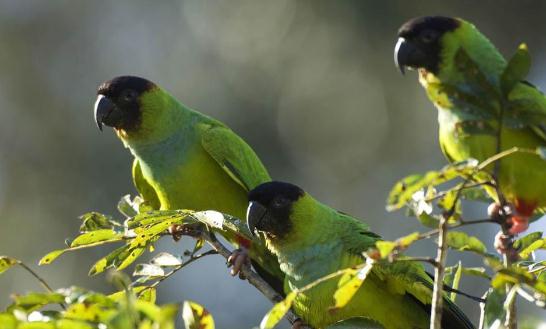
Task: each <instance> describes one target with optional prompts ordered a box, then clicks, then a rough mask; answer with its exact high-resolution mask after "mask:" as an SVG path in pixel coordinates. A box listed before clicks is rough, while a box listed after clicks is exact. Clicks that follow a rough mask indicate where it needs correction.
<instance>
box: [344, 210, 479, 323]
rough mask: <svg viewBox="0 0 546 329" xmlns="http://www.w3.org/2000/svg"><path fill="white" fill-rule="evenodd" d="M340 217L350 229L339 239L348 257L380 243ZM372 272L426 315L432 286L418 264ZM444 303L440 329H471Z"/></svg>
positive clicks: (383, 267)
mask: <svg viewBox="0 0 546 329" xmlns="http://www.w3.org/2000/svg"><path fill="white" fill-rule="evenodd" d="M340 217H341V219H342V220H343V221H344V222H347V225H350V226H351V227H349V230H347V232H348V234H347V235H346V236H344V237H342V239H341V241H342V243H343V244H344V246H345V250H348V251H349V252H350V253H353V254H356V255H359V256H362V253H363V252H364V251H366V250H368V249H369V248H371V247H373V246H374V245H375V243H376V242H377V241H379V240H381V237H380V236H379V235H377V234H375V233H373V232H370V231H369V230H368V226H367V225H366V224H364V223H362V222H361V221H359V220H358V219H356V218H353V217H350V216H349V215H347V214H343V213H340ZM349 218H350V219H351V220H349V221H348V220H347V219H349ZM362 257H363V256H362ZM363 260H364V257H363ZM372 271H373V272H374V274H376V276H377V277H378V278H379V279H381V280H382V281H383V282H384V283H385V284H386V285H387V286H388V288H389V290H391V291H393V292H396V293H399V294H406V293H408V294H409V295H411V296H412V297H413V298H414V299H415V301H416V302H418V303H420V304H422V305H423V307H425V308H426V309H427V311H428V312H430V308H429V307H428V306H427V305H430V303H431V299H432V284H433V282H432V279H431V278H430V276H429V275H428V274H427V272H426V271H425V269H424V267H423V265H422V264H420V263H417V262H410V261H408V262H404V261H397V262H393V263H388V264H381V265H380V266H375V267H374V268H373V269H372ZM444 302H445V306H444V312H443V317H444V318H443V321H442V322H443V328H444V329H473V328H474V326H473V325H472V323H471V322H470V320H468V318H467V317H466V315H464V313H462V311H461V310H460V309H459V308H458V307H457V306H456V305H455V304H454V303H452V302H451V300H450V299H448V298H447V297H446V298H444Z"/></svg>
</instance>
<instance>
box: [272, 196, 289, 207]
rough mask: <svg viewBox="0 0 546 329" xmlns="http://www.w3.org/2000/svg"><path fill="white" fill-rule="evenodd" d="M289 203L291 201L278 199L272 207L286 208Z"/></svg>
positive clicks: (282, 198) (283, 198)
mask: <svg viewBox="0 0 546 329" xmlns="http://www.w3.org/2000/svg"><path fill="white" fill-rule="evenodd" d="M289 202H290V200H288V199H287V198H285V197H278V198H276V199H275V200H273V204H272V205H273V207H274V208H284V207H285V206H286V205H288V203H289Z"/></svg>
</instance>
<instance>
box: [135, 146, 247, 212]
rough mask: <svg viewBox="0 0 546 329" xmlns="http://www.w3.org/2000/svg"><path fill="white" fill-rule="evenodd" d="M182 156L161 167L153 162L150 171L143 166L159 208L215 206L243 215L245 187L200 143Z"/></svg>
mask: <svg viewBox="0 0 546 329" xmlns="http://www.w3.org/2000/svg"><path fill="white" fill-rule="evenodd" d="M185 159H186V160H185V161H180V162H179V163H177V164H166V165H165V166H163V167H159V166H158V165H157V164H156V165H155V171H154V172H151V171H150V170H149V169H148V168H146V166H143V169H144V172H143V173H144V175H145V177H146V179H147V180H148V181H149V182H150V184H151V185H152V187H153V188H154V189H155V191H156V193H157V194H158V197H159V200H160V203H161V209H193V210H217V211H220V212H223V213H227V214H230V215H233V216H235V217H238V218H242V219H244V218H245V214H246V208H247V204H248V200H247V195H246V192H245V190H244V189H243V188H242V187H241V186H240V185H238V184H237V183H236V182H235V181H234V180H232V179H231V178H230V177H229V175H228V174H227V173H226V172H225V171H224V170H223V169H222V168H221V167H220V165H218V163H217V162H216V161H214V159H212V157H210V156H209V154H208V153H207V152H206V151H205V150H204V149H203V148H202V147H201V146H200V145H199V146H197V147H195V148H193V149H192V150H189V152H188V154H187V155H186V156H185ZM158 167H159V168H158ZM146 169H148V170H146Z"/></svg>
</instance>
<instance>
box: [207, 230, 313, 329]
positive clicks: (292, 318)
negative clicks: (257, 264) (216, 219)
mask: <svg viewBox="0 0 546 329" xmlns="http://www.w3.org/2000/svg"><path fill="white" fill-rule="evenodd" d="M200 237H201V238H202V239H203V240H205V241H206V242H207V243H208V244H209V245H210V246H211V247H212V249H214V250H215V251H216V252H217V253H218V254H219V255H221V256H222V257H224V258H225V259H226V261H227V259H228V258H229V256H231V253H232V252H231V251H230V250H229V249H227V248H226V247H225V246H224V245H223V244H222V243H221V242H220V241H218V239H217V238H216V236H215V235H214V233H212V232H210V231H209V230H207V229H204V230H203V231H202V232H200ZM241 273H242V275H243V277H244V278H245V279H246V280H247V281H248V283H250V284H251V285H253V286H254V287H255V288H256V289H258V291H259V292H261V293H262V294H263V295H264V296H265V297H266V298H267V299H269V300H270V301H271V302H272V303H278V302H280V301H282V300H284V297H283V296H281V295H279V294H278V293H277V292H276V291H275V290H274V289H273V288H271V286H270V285H269V284H268V283H267V282H265V281H264V280H263V279H262V278H261V277H260V276H259V275H258V274H256V272H254V271H253V270H252V269H251V268H250V266H249V265H247V264H245V265H243V266H242V268H241ZM286 318H287V320H288V322H290V324H294V323H295V322H296V321H298V319H299V317H298V316H297V315H296V314H294V313H293V312H292V311H289V312H288V313H287V314H286ZM299 328H301V329H305V328H308V329H310V327H302V326H300V327H299Z"/></svg>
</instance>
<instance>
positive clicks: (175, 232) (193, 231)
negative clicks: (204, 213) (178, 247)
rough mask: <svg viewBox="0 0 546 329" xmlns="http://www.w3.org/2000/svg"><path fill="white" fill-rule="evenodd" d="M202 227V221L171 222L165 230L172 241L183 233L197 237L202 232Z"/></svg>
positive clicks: (179, 237)
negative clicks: (187, 222)
mask: <svg viewBox="0 0 546 329" xmlns="http://www.w3.org/2000/svg"><path fill="white" fill-rule="evenodd" d="M202 229H203V224H202V223H190V224H172V225H171V226H169V228H168V229H167V231H168V232H169V234H170V235H171V236H172V237H173V240H174V241H178V240H180V239H181V238H182V236H184V235H187V236H191V237H194V238H198V237H199V235H200V234H201V232H202Z"/></svg>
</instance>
